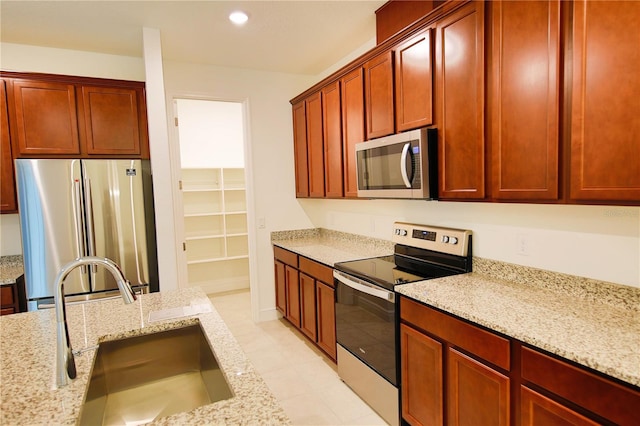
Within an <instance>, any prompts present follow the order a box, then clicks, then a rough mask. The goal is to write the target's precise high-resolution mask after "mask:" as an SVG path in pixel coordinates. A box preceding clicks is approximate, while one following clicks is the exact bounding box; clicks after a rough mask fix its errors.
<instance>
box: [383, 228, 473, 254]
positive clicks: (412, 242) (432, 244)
mask: <svg viewBox="0 0 640 426" xmlns="http://www.w3.org/2000/svg"><path fill="white" fill-rule="evenodd" d="M471 234H472V232H471V231H469V230H465V229H455V228H442V227H437V226H427V225H418V224H415V223H405V222H395V223H394V224H393V238H392V240H393V242H394V243H398V244H403V245H406V246H411V247H419V248H423V249H426V250H433V251H439V252H442V253H449V254H454V255H458V256H465V255H466V254H467V248H468V245H469V240H470V238H469V237H470V236H471Z"/></svg>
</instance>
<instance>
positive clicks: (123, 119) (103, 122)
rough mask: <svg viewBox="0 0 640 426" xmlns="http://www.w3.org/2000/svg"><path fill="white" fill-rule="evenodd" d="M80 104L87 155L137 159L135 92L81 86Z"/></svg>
mask: <svg viewBox="0 0 640 426" xmlns="http://www.w3.org/2000/svg"><path fill="white" fill-rule="evenodd" d="M82 101H83V102H82V109H83V110H84V111H83V115H84V126H85V132H86V149H87V153H88V154H104V155H128V156H134V157H136V156H140V153H141V149H140V142H141V141H140V127H139V121H140V120H139V114H138V94H137V92H136V90H135V89H124V88H116V87H92V86H83V87H82Z"/></svg>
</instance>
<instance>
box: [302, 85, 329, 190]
mask: <svg viewBox="0 0 640 426" xmlns="http://www.w3.org/2000/svg"><path fill="white" fill-rule="evenodd" d="M306 102H307V106H306V108H307V111H306V113H307V115H306V117H307V155H308V157H309V159H308V164H309V196H310V197H316V198H318V197H319V198H322V197H324V195H325V193H324V143H323V129H322V96H321V92H316V93H314V94H313V95H311V96H309V97H308V98H307V100H306Z"/></svg>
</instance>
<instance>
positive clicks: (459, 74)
mask: <svg viewBox="0 0 640 426" xmlns="http://www.w3.org/2000/svg"><path fill="white" fill-rule="evenodd" d="M435 51H436V52H435V53H436V59H435V62H436V105H437V107H436V108H437V109H436V125H437V127H438V162H439V163H438V168H439V178H440V179H439V197H440V198H442V199H482V198H484V197H485V143H484V101H485V99H484V84H485V82H484V3H482V2H471V3H469V4H467V5H465V6H463V7H461V8H460V9H458V10H457V11H456V12H454V13H452V14H451V15H449V16H447V17H446V18H444V19H442V20H441V21H438V23H437V25H436V48H435Z"/></svg>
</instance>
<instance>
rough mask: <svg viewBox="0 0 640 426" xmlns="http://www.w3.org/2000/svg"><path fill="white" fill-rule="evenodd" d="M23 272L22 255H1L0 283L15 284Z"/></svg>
mask: <svg viewBox="0 0 640 426" xmlns="http://www.w3.org/2000/svg"><path fill="white" fill-rule="evenodd" d="M23 273H24V270H23V267H22V255H13V256H1V257H0V285H5V284H14V283H15V282H16V280H17V279H18V278H20V275H22V274H23Z"/></svg>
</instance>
